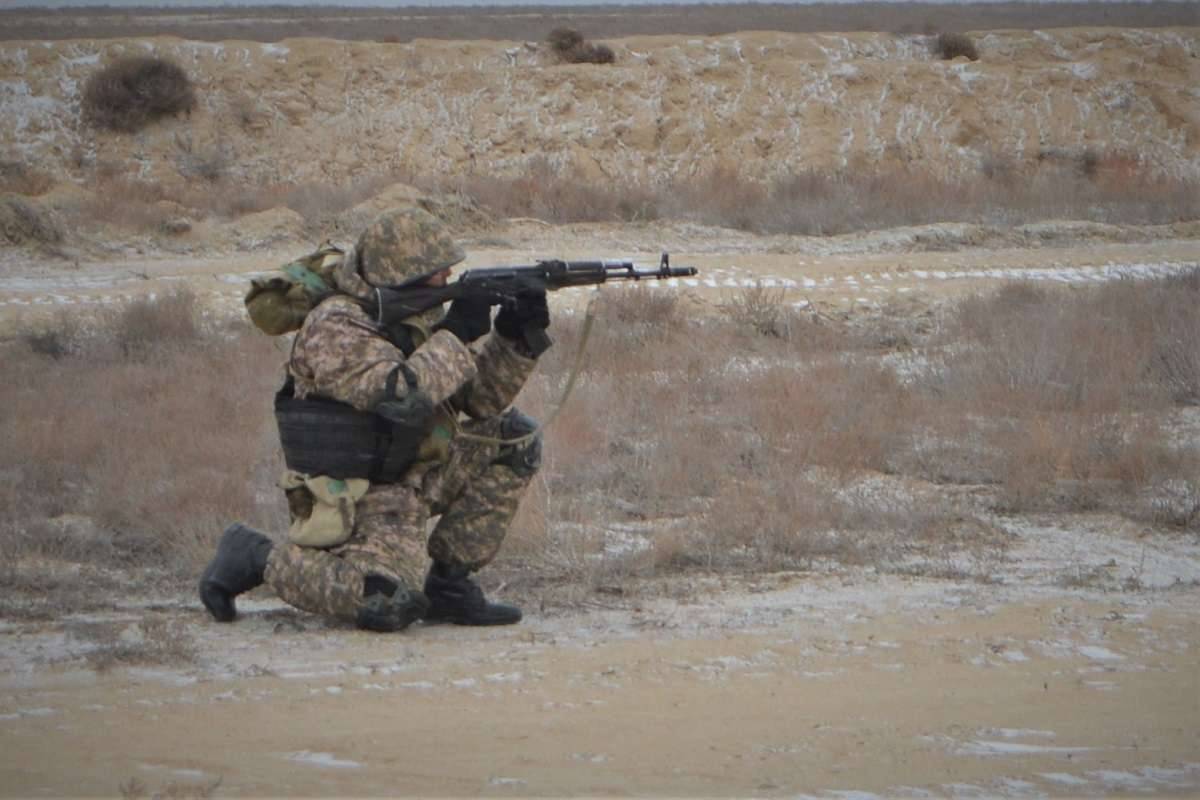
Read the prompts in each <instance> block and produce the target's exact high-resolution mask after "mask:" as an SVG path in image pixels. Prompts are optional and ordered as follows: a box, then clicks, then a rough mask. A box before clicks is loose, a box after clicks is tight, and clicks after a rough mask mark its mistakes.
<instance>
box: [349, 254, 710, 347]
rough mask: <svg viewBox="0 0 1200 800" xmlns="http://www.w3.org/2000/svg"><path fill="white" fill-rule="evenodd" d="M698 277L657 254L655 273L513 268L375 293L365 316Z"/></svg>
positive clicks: (574, 265)
mask: <svg viewBox="0 0 1200 800" xmlns="http://www.w3.org/2000/svg"><path fill="white" fill-rule="evenodd" d="M695 274H697V270H696V268H695V267H672V266H671V261H670V256H668V255H667V254H666V253H663V254H662V258H661V260H660V261H659V263H658V269H647V270H641V269H638V268H637V267H635V266H634V264H633V262H632V261H615V260H601V261H558V260H549V261H539V262H538V263H536V264H532V265H528V266H516V267H483V268H479V269H469V270H467V271H466V272H464V273H462V274H461V275H460V276H459V278H458V280H457V281H455V282H454V283H449V284H446V285H445V286H426V285H423V284H416V285H400V286H395V287H390V288H386V289H379V290H378V297H377V299H376V302H375V304H374V305H373V307H371V308H370V313H372V314H374V315H376V316H377V318H378V320H379V322H381V323H382V324H384V325H388V324H390V323H393V322H397V321H399V320H402V319H405V318H406V317H411V316H413V315H415V314H419V313H421V312H422V311H427V310H429V309H431V308H434V307H436V306H439V305H441V304H443V303H447V302H450V301H453V300H457V299H458V298H460V297H486V298H487V299H488V301H489V302H490V303H491V304H492V305H504V304H507V303H513V302H516V298H517V296H518V295H520V294H524V293H530V292H542V291H554V290H555V289H566V288H569V287H571V286H594V285H596V284H601V283H607V282H608V281H640V280H664V279H666V278H686V277H690V276H692V275H695ZM524 336H525V342H526V344H527V345H529V347H530V349H531V350H533V352H535V353H540V352H542V351H543V350H545V349H546V348H547V347H549V346H550V337H549V336H547V335H546V332H545V331H544V330H541V329H539V328H532V329H526V330H525V331H524Z"/></svg>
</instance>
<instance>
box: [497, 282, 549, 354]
mask: <svg viewBox="0 0 1200 800" xmlns="http://www.w3.org/2000/svg"><path fill="white" fill-rule="evenodd" d="M549 327H550V307H549V306H548V305H547V304H546V291H545V290H544V289H543V290H541V291H528V292H521V293H520V294H518V295H517V299H516V300H514V301H512V302H509V303H505V304H504V305H503V306H502V307H501V308H500V313H499V314H497V315H496V333H498V334H500V335H501V336H503V337H504V338H505V339H510V340H512V341H514V342H516V341H522V340H523V338H524V331H525V330H526V329H529V330H540V331H544V330H546V328H549Z"/></svg>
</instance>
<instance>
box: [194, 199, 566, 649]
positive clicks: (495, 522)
mask: <svg viewBox="0 0 1200 800" xmlns="http://www.w3.org/2000/svg"><path fill="white" fill-rule="evenodd" d="M463 258H464V254H463V251H462V250H461V249H460V248H459V247H458V245H456V244H455V243H454V241H453V240H452V239H451V238H450V237H449V236H448V235H447V233H446V232H445V231H444V229H443V228H442V226H441V224H440V223H439V222H438V220H437V219H435V218H434V217H433V216H431V215H429V214H427V213H425V212H424V211H421V210H419V209H406V210H401V211H392V212H387V213H385V214H383V215H381V216H380V217H379V218H378V219H376V220H375V221H374V222H373V223H372V224H371V225H370V226H369V227H368V228H367V229H366V231H364V232H363V234H362V236H361V237H360V238H359V240H358V243H357V245H356V247H355V248H354V249H352V250H348V251H347V252H346V253H345V255H344V256H343V257H342V260H341V262H340V264H339V266H338V267H337V268H336V270H335V271H334V282H335V283H336V291H335V292H334V293H333V294H332V295H331V296H330V297H328V298H326V299H324V300H322V301H321V302H320V303H319V304H318V305H317V306H316V307H315V308H314V309H313V310H312V311H311V312H309V314H308V316H307V317H306V318H305V320H304V323H303V326H302V327H301V328H300V330H299V332H298V333H297V334H296V338H295V341H294V343H293V346H292V352H291V356H290V359H289V362H288V383H287V384H285V386H284V389H283V390H281V396H282V401H281V400H280V398H277V402H276V409H277V411H276V413H277V414H279V415H281V416H280V417H279V422H280V429H281V434H282V433H283V431H284V430H285V429H287V430H291V431H292V432H293V433H294V435H293V436H292V437H291V440H290V441H289V440H288V437H287V436H284V439H285V441H284V449H285V455H286V456H287V461H288V463H289V464H293V463H294V461H296V460H299V461H303V460H304V457H305V456H307V457H309V459H308V461H309V462H311V461H312V459H313V458H317V459H321V460H322V461H321V463H322V465H323V466H322V469H321V470H320V472H321V473H322V474H320V475H311V474H306V475H296V474H295V473H292V474H291V478H290V479H289V481H288V483H286V484H285V487H286V488H287V495H288V507H289V511H290V513H291V516H292V530H293V531H296V530H298V528H300V529H302V528H303V527H304V526H305V525H310V524H314V523H315V522H316V521H317V520H318V519H320V520H322V521H323V524H324V525H325V528H328V526H329V523H331V522H332V526H333V528H334V529H337V530H340V531H341V534H342V535H341V536H335V537H334V538H333V540H332V541H334V542H335V543H334V544H332V545H331V546H326V547H323V548H318V547H311V546H300V545H298V544H296V543H295V540H296V539H297V538H298V537H296V536H293V537H291V538H292V540H293V541H292V542H291V543H289V544H274V543H273V542H272V541H271V540H270V539H269V538H267V537H266V536H264V535H263V534H261V533H259V532H257V531H254V530H252V529H250V528H248V527H246V526H244V525H241V524H235V525H232V526H230V527H229V528H228V529H227V530H226V531H225V532H224V534H223V535H222V537H221V540H220V543H219V545H218V547H217V553H216V556H215V557H214V558H213V560H212V562H211V563H209V565H208V567H207V568H206V569H205V570H204V574H203V576H202V577H201V580H200V598H201V600H202V601H203V603H204V605H205V607H206V608H207V609H208V610H209V612H210V613H211V614H212V615H213V617H215V618H216V619H217V620H218V621H221V622H228V621H230V620H232V619H233V618H234V616H235V615H236V609H235V606H234V598H235V597H236V596H237V595H238V594H240V593H242V592H245V591H248V590H250V589H252V588H254V587H256V586H258V585H260V584H262V583H264V582H265V583H266V584H267V585H268V586H270V587H271V588H272V589H273V590H274V591H275V593H276V594H277V595H278V596H279V597H280V598H281V599H283V600H285V601H287V602H288V603H290V604H291V605H293V606H295V607H297V608H300V609H303V610H305V611H311V612H314V613H318V614H327V615H330V616H333V617H337V618H339V619H344V620H348V621H353V622H354V623H355V624H356V625H357V626H358V627H360V628H363V629H367V630H373V631H398V630H402V629H404V628H405V627H407V626H408V625H410V624H411V623H412V622H414V621H416V620H417V619H422V618H424V619H425V620H428V621H445V622H452V623H456V624H460V625H506V624H511V623H515V622H518V621H519V620H520V619H521V611H520V609H518V608H515V607H513V606H509V605H502V604H498V603H492V602H489V601H488V600H487V599H486V598H485V597H484V595H483V592H482V591H481V590H480V588H479V586H478V585H477V584H476V583H475V582H474V581H472V580H471V578H470V575H471V573H473V572H475V571H477V570H479V569H481V568H483V567H484V566H485V565H487V564H488V562H490V561H491V560H492V559H493V558H494V557H495V555H496V552H497V551H498V550H499V548H500V544H501V542H502V541H503V539H504V535H505V533H506V532H507V530H508V527H509V524H510V523H511V521H512V518H513V515H514V514H515V512H516V509H517V503H518V501H519V500H520V498H521V496H522V494H523V493H524V491H525V489H526V487H527V486H528V485H529V483H530V481H531V480H532V479H533V476H534V473H535V472H536V471H537V469H538V466H539V464H540V461H541V438H540V434H535V431H536V425H535V423H534V422H533V420H531V419H530V418H529V417H527V416H525V415H524V414H522V413H521V412H520V411H517V410H516V409H510V408H508V406H509V405H510V404H511V403H512V401H513V399H514V398H515V397H516V395H517V393H518V392H519V391H520V390H521V387H522V386H523V385H524V384H525V381H526V379H527V378H528V377H529V374H530V373H531V371H532V370H533V368H534V365H535V363H536V359H537V357H538V355H540V353H536V352H532V351H531V349H530V347H529V345H527V344H526V343H525V337H523V333H522V332H523V331H528V330H530V329H533V330H538V329H540V330H543V331H544V330H545V329H546V328H547V327H548V326H549V324H550V313H549V310H548V307H547V304H546V294H545V292H544V291H542V292H531V293H526V294H522V295H521V296H519V297H518V299H517V301H516V302H515V303H512V304H506V305H504V306H503V307H502V308H501V310H500V311H499V313H498V314H497V315H496V318H495V324H494V326H493V323H492V319H491V306H490V304H489V301H488V300H475V299H470V298H464V299H459V300H455V301H454V302H453V303H451V304H450V308H449V311H448V312H446V313H445V314H444V315H442V313H441V309H440V308H438V309H434V310H432V311H430V312H425V313H423V314H420V315H416V316H412V317H408V318H406V319H404V320H403V321H402V322H401V323H400V324H396V325H391V326H389V327H384V326H382V325H381V324H380V323H378V322H377V321H376V318H375V317H373V316H372V314H371V313H370V310H371V305H370V303H371V302H372V301H373V300H374V299H375V296H376V292H375V289H376V288H377V287H385V286H392V287H395V286H414V285H421V284H424V285H429V286H442V285H444V284H445V283H446V280H447V278H448V277H449V276H450V273H451V268H452V267H453V266H454V265H455V264H457V263H458V262H460V261H462V260H463ZM380 318H382V317H380ZM489 333H490V335H489ZM485 337H486V338H485ZM469 345H471V346H469ZM506 409H508V410H506ZM464 417H465V418H464ZM381 424H382V425H383V426H384V427H385V428H386V429H389V430H390V440H389V441H390V445H388V449H387V451H386V452H384V453H379V452H375V453H370V452H368V453H366V454H365V458H366V459H367V461H368V462H370V463H371V465H372V466H371V471H370V476H369V480H361V476H359V478H360V479H359V480H355V479H354V476H351V475H348V474H347V473H348V472H352V471H353V470H352V469H350V468H347V467H346V466H345V465H346V464H348V463H349V464H362V463H363V458H364V454H363V453H362V452H360V451H361V450H362V448H363V445H362V441H363V439H362V436H361V435H360V434H362V433H363V431H366V432H367V434H368V437H367V438H368V439H369V440H370V441H374V442H377V441H378V431H379V426H380V425H381ZM364 426H365V427H364ZM464 434H465V435H464ZM289 446H290V447H291V448H292V450H293V451H302V450H304V451H306V452H289V451H288V448H289ZM325 465H327V466H328V468H327V469H326V468H324V467H325ZM311 471H312V470H306V472H311ZM339 473H341V474H339ZM344 478H349V479H348V480H341V479H344ZM331 494H333V495H338V496H334V497H331V496H330V495H331ZM347 495H348V496H347ZM434 516H437V517H439V519H438V521H437V524H436V526H435V527H434V529H433V532H432V534H430V535H429V536H428V539H427V538H426V530H427V526H426V523H427V521H428V520H430V519H431V517H434ZM323 530H324V529H323ZM430 559H432V564H431V565H430V566H429V567H428V570H427V568H426V565H428V564H430ZM419 587H420V588H419Z"/></svg>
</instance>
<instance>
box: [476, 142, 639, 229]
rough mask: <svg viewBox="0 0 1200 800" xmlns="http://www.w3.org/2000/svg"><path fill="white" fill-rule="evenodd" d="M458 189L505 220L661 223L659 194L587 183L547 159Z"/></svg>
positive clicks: (628, 186)
mask: <svg viewBox="0 0 1200 800" xmlns="http://www.w3.org/2000/svg"><path fill="white" fill-rule="evenodd" d="M456 189H457V190H458V191H459V192H461V193H463V194H465V195H468V196H470V197H473V198H475V199H476V200H478V201H479V203H480V204H482V205H483V206H485V207H486V208H488V209H489V210H491V211H492V213H494V214H496V215H498V216H503V217H536V218H538V219H543V220H546V221H548V222H591V221H599V220H608V221H612V220H621V221H626V222H636V221H645V220H653V219H657V218H658V215H659V201H658V198H657V196H656V194H655V193H654V192H653V191H652V190H651V189H649V188H647V187H645V186H643V185H642V184H640V183H638V182H635V181H630V182H628V183H626V184H624V185H614V184H612V183H610V182H600V183H597V182H595V181H590V180H585V179H583V177H582V176H581V175H579V174H577V173H576V172H574V171H573V170H572V168H571V167H570V166H569V165H568V166H564V167H562V168H560V167H558V166H555V165H554V164H553V163H552V162H551V161H550V160H549V159H547V158H545V157H541V156H539V157H537V158H534V159H531V160H530V162H529V163H528V165H527V166H526V167H525V170H524V172H523V174H521V175H518V176H516V177H511V178H508V177H488V176H479V175H473V176H469V177H467V178H464V179H462V180H461V181H459V182H457V184H456Z"/></svg>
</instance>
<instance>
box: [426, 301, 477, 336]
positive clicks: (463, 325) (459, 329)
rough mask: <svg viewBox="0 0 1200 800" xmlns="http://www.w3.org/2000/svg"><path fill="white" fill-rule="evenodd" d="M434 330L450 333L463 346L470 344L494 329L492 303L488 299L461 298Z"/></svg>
mask: <svg viewBox="0 0 1200 800" xmlns="http://www.w3.org/2000/svg"><path fill="white" fill-rule="evenodd" d="M433 329H434V330H435V331H440V330H447V331H450V332H451V333H453V334H454V335H455V336H457V337H458V338H459V339H460V340H461V341H462V342H463V344H470V343H471V342H473V341H475V340H476V339H478V338H479V337H480V336H484V335H486V334H487V332H488V331H490V330H491V329H492V306H491V303H490V302H489V301H488V299H487V298H486V297H460V298H458V299H457V300H455V301H454V302H453V303H451V304H450V310H449V311H447V312H446V316H444V317H442V319H441V321H440V322H438V323H437V324H436V325H434V326H433Z"/></svg>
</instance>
